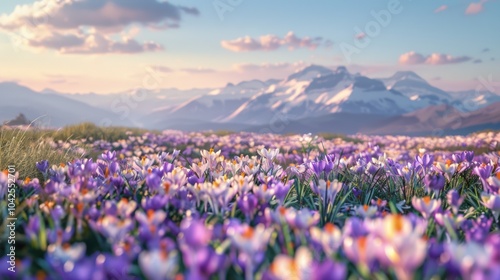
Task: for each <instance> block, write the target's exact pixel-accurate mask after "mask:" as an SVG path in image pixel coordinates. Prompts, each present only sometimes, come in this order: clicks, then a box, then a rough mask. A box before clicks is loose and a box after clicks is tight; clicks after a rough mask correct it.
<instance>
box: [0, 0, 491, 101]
mask: <svg viewBox="0 0 500 280" xmlns="http://www.w3.org/2000/svg"><path fill="white" fill-rule="evenodd" d="M60 2H61V1H56V0H42V1H16V3H10V2H9V3H2V5H1V7H0V50H1V52H0V59H2V61H4V63H2V65H0V73H1V75H0V80H15V81H18V82H20V83H22V84H25V85H27V86H31V87H33V88H35V89H42V88H54V89H57V90H61V91H66V92H85V91H96V92H110V91H120V90H126V89H129V88H134V87H138V86H140V83H141V80H142V79H143V77H144V75H145V74H144V73H145V71H147V70H146V69H149V68H151V69H156V70H155V71H158V72H161V73H160V74H161V75H162V86H163V87H179V88H190V87H215V86H223V85H224V84H225V83H227V82H238V81H241V80H246V79H252V78H260V79H265V78H280V77H285V76H287V75H288V74H290V73H291V72H293V71H295V70H297V69H300V67H304V66H306V65H308V64H311V63H314V64H322V65H325V66H329V67H336V66H339V65H346V66H347V67H348V69H349V70H350V71H351V72H361V73H362V74H366V75H368V76H373V77H384V76H389V75H391V74H393V73H394V72H395V71H398V70H413V71H415V72H417V73H418V74H420V75H421V76H423V77H424V78H426V79H428V80H429V81H430V82H431V83H433V84H435V85H437V86H440V87H442V88H444V89H449V90H461V89H470V88H475V87H477V85H478V81H477V79H478V77H484V78H487V77H489V76H491V77H492V79H493V80H494V81H496V80H499V81H500V73H498V69H499V67H498V66H499V59H500V49H499V47H500V36H498V35H497V33H498V28H499V27H500V17H499V16H498V15H499V14H500V13H499V12H500V1H496V0H480V1H465V0H463V1H414V0H413V1H411V0H400V1H397V0H389V1H388V0H384V1H370V0H356V1H326V0H323V1H309V2H306V1H263V0H252V1H250V0H220V1H217V0H216V1H212V0H211V1H194V0H183V1H181V0H177V1H168V3H167V4H166V3H160V2H156V1H155V0H142V1H134V0H123V1H119V0H101V1H97V0H82V1H81V2H80V3H79V4H78V5H77V3H75V1H68V2H67V3H66V4H61V3H60ZM163 2H165V1H163ZM21 5H25V6H23V7H20V6H21ZM225 5H226V6H225ZM391 5H392V6H394V7H397V9H393V10H394V11H396V10H397V13H392V12H391V11H392V10H391V9H390V8H389V6H391ZM216 6H217V7H229V8H228V10H227V11H225V12H224V13H223V14H222V17H221V16H220V15H221V13H220V11H219V13H218V12H217V8H216ZM16 7H17V9H16ZM79 9H81V10H85V11H87V12H89V14H88V15H87V16H85V13H80V12H79ZM381 11H382V12H381ZM374 13H377V14H379V13H383V14H385V15H387V14H390V20H387V21H386V22H380V21H377V19H376V17H375V16H374ZM75 15H80V16H78V19H75V18H76V16H75ZM34 23H35V24H34ZM386 23H387V24H386ZM367 28H368V29H367ZM370 28H372V29H370ZM359 30H360V31H361V32H359ZM370 30H371V31H372V32H370ZM290 32H291V33H290ZM363 33H364V34H363ZM287 34H288V35H289V36H288V37H286V36H287ZM20 35H22V36H20ZM266 35H267V37H265V38H264V37H263V36H266ZM244 38H247V39H246V40H245V39H244ZM356 43H358V45H356ZM361 44H362V45H363V46H362V47H361V48H359V47H358V48H356V52H355V53H353V54H352V55H350V56H349V59H348V58H347V56H346V51H345V50H346V48H350V47H356V46H360V45H361ZM343 50H344V51H343ZM351 50H352V48H351Z"/></svg>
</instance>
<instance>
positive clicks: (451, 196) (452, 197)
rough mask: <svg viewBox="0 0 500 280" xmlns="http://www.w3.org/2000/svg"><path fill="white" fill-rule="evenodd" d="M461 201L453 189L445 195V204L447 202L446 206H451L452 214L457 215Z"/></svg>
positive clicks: (462, 199)
mask: <svg viewBox="0 0 500 280" xmlns="http://www.w3.org/2000/svg"><path fill="white" fill-rule="evenodd" d="M463 201H464V198H463V197H460V194H459V193H458V191H457V190H455V189H451V190H450V191H448V193H447V194H446V202H448V204H449V205H450V206H451V209H452V210H453V213H455V214H457V213H458V209H459V207H460V205H461V204H462V202H463Z"/></svg>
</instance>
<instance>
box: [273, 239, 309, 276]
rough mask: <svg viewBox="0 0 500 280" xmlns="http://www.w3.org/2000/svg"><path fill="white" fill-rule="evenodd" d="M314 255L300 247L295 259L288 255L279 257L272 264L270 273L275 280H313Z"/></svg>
mask: <svg viewBox="0 0 500 280" xmlns="http://www.w3.org/2000/svg"><path fill="white" fill-rule="evenodd" d="M312 262H313V259H312V255H311V252H309V250H308V249H307V248H306V247H300V248H299V249H297V252H296V253H295V258H291V257H289V256H287V255H279V256H277V257H276V258H275V259H274V261H273V263H272V264H271V267H270V271H271V274H272V275H273V276H274V278H275V279H283V280H289V279H293V280H307V279H311V278H312V272H313V271H312Z"/></svg>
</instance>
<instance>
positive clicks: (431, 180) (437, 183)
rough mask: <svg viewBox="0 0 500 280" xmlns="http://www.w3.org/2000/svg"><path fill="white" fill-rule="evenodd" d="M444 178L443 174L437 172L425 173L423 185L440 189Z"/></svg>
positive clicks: (432, 188)
mask: <svg viewBox="0 0 500 280" xmlns="http://www.w3.org/2000/svg"><path fill="white" fill-rule="evenodd" d="M445 183H446V179H445V177H444V176H443V174H441V173H439V172H437V173H434V174H427V175H425V177H424V185H425V186H426V187H427V188H428V189H431V190H434V191H440V190H442V189H443V188H444V185H445Z"/></svg>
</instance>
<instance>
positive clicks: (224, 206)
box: [0, 124, 500, 280]
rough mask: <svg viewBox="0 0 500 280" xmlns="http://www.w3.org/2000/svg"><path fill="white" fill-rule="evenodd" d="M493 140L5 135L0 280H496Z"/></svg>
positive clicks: (478, 136) (498, 243) (498, 182)
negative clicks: (13, 252) (456, 279)
mask: <svg viewBox="0 0 500 280" xmlns="http://www.w3.org/2000/svg"><path fill="white" fill-rule="evenodd" d="M498 141H500V132H495V131H486V132H478V133H475V134H471V135H468V136H442V137H407V136H365V135H351V136H345V135H334V134H320V135H310V134H305V135H273V134H256V133H245V132H240V133H232V132H229V131H223V132H204V133H201V132H191V133H186V132H180V131H162V132H160V131H145V130H140V129H127V128H100V127H96V126H94V125H91V124H82V125H77V126H72V127H66V128H63V129H61V130H58V131H51V130H28V131H20V130H5V129H2V130H0V170H4V171H3V172H1V173H0V209H1V210H0V212H1V215H2V227H1V228H0V236H1V239H2V242H1V244H2V247H1V252H2V257H1V259H0V260H1V261H0V267H2V268H5V269H1V270H0V278H1V279H11V278H12V279H287V280H288V279H360V278H361V279H431V278H432V279H436V278H437V279H439V278H452V279H453V278H459V279H500V233H499V230H500V220H499V214H500V167H499V164H500V162H499V159H500V153H499V150H498ZM12 166H14V167H12ZM11 171H14V172H11ZM11 179H12V180H11ZM11 181H12V182H14V184H11ZM11 199H12V201H13V202H14V204H15V207H13V209H14V212H10V210H9V209H10V208H12V207H11V206H9V202H11ZM14 217H15V218H16V220H15V223H14V224H15V236H14V238H11V239H14V240H15V244H10V243H9V240H11V239H9V234H10V232H9V227H8V225H9V224H10V223H11V220H10V219H9V218H14ZM14 245H15V257H14V259H15V261H14V263H13V264H12V263H10V262H9V261H10V260H12V257H10V256H9V255H8V254H9V253H10V251H11V246H14ZM13 266H14V267H15V273H14V272H12V271H11V270H9V269H8V268H9V267H13Z"/></svg>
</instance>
